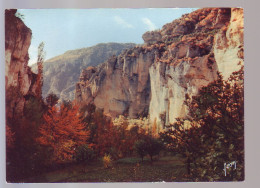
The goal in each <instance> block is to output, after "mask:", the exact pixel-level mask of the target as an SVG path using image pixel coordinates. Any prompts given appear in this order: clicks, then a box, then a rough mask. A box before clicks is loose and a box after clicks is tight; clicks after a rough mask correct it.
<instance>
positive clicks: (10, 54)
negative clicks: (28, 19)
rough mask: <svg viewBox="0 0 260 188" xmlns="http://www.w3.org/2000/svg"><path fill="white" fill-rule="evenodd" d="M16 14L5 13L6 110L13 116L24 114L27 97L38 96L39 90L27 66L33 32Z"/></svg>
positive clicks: (7, 11)
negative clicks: (37, 91) (37, 90)
mask: <svg viewBox="0 0 260 188" xmlns="http://www.w3.org/2000/svg"><path fill="white" fill-rule="evenodd" d="M15 14H16V10H14V9H10V10H6V11H5V88H6V99H7V101H6V102H7V105H8V108H7V109H6V110H7V114H9V115H12V114H13V116H14V115H19V114H22V113H23V109H24V105H25V102H26V98H27V96H30V95H32V96H36V93H35V91H36V89H37V85H36V84H35V82H36V79H37V75H36V74H34V73H33V72H32V71H31V68H30V67H29V66H27V64H28V60H29V55H28V49H29V46H30V43H31V36H32V32H31V30H30V29H29V28H28V27H27V26H26V25H25V24H24V23H23V21H22V20H21V19H20V18H18V17H16V16H15ZM9 110H11V111H12V113H9V112H8V111H9Z"/></svg>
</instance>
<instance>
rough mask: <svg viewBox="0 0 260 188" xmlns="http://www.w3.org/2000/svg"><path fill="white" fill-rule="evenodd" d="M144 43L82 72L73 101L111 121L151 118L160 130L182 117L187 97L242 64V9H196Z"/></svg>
mask: <svg viewBox="0 0 260 188" xmlns="http://www.w3.org/2000/svg"><path fill="white" fill-rule="evenodd" d="M143 39H144V41H145V44H144V45H143V46H140V47H135V48H133V49H130V50H128V51H127V52H125V53H122V54H120V55H119V56H117V57H114V58H112V59H110V60H109V61H107V62H106V63H104V64H102V65H100V66H98V67H93V68H91V69H87V70H83V71H82V73H81V76H80V82H79V83H78V84H77V86H76V100H77V101H78V102H79V103H81V104H87V103H94V104H95V105H96V106H97V107H98V108H102V109H104V112H105V113H106V114H108V115H110V116H112V117H116V116H118V115H121V114H123V115H126V116H128V117H130V118H137V117H140V116H149V118H150V121H151V122H154V121H156V122H157V123H158V124H160V125H161V126H162V127H161V128H164V127H163V126H164V125H167V124H170V123H173V122H175V121H176V118H178V117H185V115H186V114H187V109H186V106H185V105H184V100H185V97H186V95H189V96H193V95H196V94H197V92H198V90H199V89H200V88H201V87H203V86H207V85H208V84H209V83H210V82H212V81H214V80H215V79H216V78H217V72H218V71H219V72H220V73H222V74H223V75H224V78H225V79H227V78H228V77H229V75H230V74H231V73H232V72H233V71H236V70H238V69H239V68H240V66H239V65H238V64H239V63H240V64H243V9H237V8H236V9H230V8H221V9H219V8H206V9H200V10H197V11H194V12H192V13H190V14H186V15H183V16H182V17H181V18H180V19H177V20H175V21H173V22H172V23H169V24H166V25H164V26H163V28H162V29H161V30H159V31H153V32H147V33H145V34H144V35H143ZM162 117H164V118H163V119H164V120H163V121H162V120H161V119H162Z"/></svg>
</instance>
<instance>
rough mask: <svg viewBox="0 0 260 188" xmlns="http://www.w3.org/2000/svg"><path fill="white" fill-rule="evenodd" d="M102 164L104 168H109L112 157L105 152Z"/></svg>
mask: <svg viewBox="0 0 260 188" xmlns="http://www.w3.org/2000/svg"><path fill="white" fill-rule="evenodd" d="M102 160H103V164H104V167H105V168H109V167H110V166H111V164H112V159H111V156H110V155H109V154H105V156H104V157H103V159H102Z"/></svg>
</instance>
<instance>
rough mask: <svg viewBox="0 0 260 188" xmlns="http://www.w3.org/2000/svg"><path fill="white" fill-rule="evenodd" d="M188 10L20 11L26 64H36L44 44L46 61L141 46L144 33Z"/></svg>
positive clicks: (188, 10)
mask: <svg viewBox="0 0 260 188" xmlns="http://www.w3.org/2000/svg"><path fill="white" fill-rule="evenodd" d="M193 10H195V9H194V8H193V9H190V8H171V9H170V8H150V9H19V10H18V12H19V13H21V14H23V15H24V19H23V21H24V22H25V24H26V25H27V26H28V27H29V28H30V29H31V30H32V33H33V34H32V35H33V37H32V42H31V46H30V49H29V55H30V61H29V64H32V63H35V62H36V57H37V47H38V45H39V44H40V43H41V42H42V41H43V42H44V43H45V50H46V59H50V58H52V57H54V56H57V55H60V54H63V53H64V52H66V51H68V50H73V49H79V48H84V47H90V46H93V45H96V44H98V43H106V42H119V43H126V42H133V43H137V44H142V43H143V39H142V35H143V33H145V32H146V31H149V30H155V29H160V28H161V27H162V26H163V25H164V24H166V23H169V22H172V21H173V20H174V19H177V18H179V17H181V15H183V14H186V13H189V12H191V11H193Z"/></svg>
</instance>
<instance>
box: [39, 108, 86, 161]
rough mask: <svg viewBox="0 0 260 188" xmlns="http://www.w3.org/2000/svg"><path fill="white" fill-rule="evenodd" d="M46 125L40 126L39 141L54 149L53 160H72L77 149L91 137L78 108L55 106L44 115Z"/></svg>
mask: <svg viewBox="0 0 260 188" xmlns="http://www.w3.org/2000/svg"><path fill="white" fill-rule="evenodd" d="M43 118H44V123H43V124H42V125H41V126H40V134H41V136H40V137H39V138H38V139H37V140H38V142H39V143H40V144H41V145H45V146H49V147H51V148H52V149H53V160H54V161H56V162H64V161H70V160H72V157H73V155H74V153H75V149H76V148H77V147H78V146H80V145H83V144H86V140H87V139H88V137H89V131H86V130H85V126H84V124H83V123H82V116H81V115H80V113H79V112H78V106H76V105H72V107H71V108H68V107H65V106H64V105H61V106H60V108H58V107H56V106H53V107H52V108H50V109H49V111H48V112H47V113H46V114H44V115H43Z"/></svg>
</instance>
